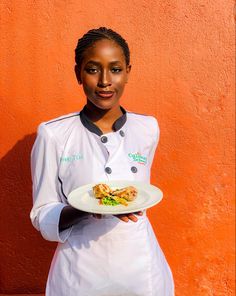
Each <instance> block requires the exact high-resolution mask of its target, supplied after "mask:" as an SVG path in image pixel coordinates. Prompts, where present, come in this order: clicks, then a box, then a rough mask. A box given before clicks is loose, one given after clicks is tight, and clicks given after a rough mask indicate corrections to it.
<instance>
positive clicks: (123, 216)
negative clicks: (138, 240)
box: [114, 211, 143, 222]
mask: <svg viewBox="0 0 236 296" xmlns="http://www.w3.org/2000/svg"><path fill="white" fill-rule="evenodd" d="M135 215H138V216H142V215H143V212H142V211H139V212H134V213H129V214H119V215H114V216H115V217H117V218H118V219H120V220H122V221H123V222H129V220H131V221H133V222H137V221H138V218H137V217H136V216H135Z"/></svg>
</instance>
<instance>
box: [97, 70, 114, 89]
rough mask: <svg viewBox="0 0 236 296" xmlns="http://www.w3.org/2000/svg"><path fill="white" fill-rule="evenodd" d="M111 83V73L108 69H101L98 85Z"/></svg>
mask: <svg viewBox="0 0 236 296" xmlns="http://www.w3.org/2000/svg"><path fill="white" fill-rule="evenodd" d="M109 85H111V79H110V74H109V72H108V71H105V70H104V71H101V74H100V76H99V81H98V86H100V87H106V86H109Z"/></svg>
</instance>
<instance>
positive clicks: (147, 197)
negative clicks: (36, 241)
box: [68, 180, 163, 215]
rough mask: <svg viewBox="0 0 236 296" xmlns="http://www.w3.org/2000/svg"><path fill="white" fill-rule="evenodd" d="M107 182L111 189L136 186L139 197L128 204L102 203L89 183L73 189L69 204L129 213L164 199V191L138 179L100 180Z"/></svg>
mask: <svg viewBox="0 0 236 296" xmlns="http://www.w3.org/2000/svg"><path fill="white" fill-rule="evenodd" d="M100 183H104V184H107V185H108V186H110V188H111V189H113V190H114V189H121V188H124V187H127V186H134V187H135V188H136V189H137V190H138V195H137V198H136V199H135V200H134V201H132V202H128V206H124V205H117V206H106V205H100V204H99V200H98V199H96V198H95V196H94V194H93V190H92V188H93V186H95V185H97V184H98V183H96V184H95V183H94V184H87V185H84V186H81V187H79V188H77V189H75V190H73V191H72V192H71V193H70V194H69V196H68V202H69V204H70V205H71V206H72V207H74V208H76V209H78V210H81V211H85V212H89V213H96V214H112V215H117V214H127V213H132V212H138V211H142V210H145V209H148V208H150V207H153V206H154V205H156V204H157V203H159V202H160V201H161V200H162V197H163V194H162V191H161V190H160V189H159V188H157V187H156V186H154V185H150V184H147V183H142V182H137V181H121V180H119V181H104V182H99V184H100Z"/></svg>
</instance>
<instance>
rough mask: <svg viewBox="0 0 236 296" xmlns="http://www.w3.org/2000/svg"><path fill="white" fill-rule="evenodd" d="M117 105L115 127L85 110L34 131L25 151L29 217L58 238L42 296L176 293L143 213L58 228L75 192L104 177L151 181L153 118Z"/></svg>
mask: <svg viewBox="0 0 236 296" xmlns="http://www.w3.org/2000/svg"><path fill="white" fill-rule="evenodd" d="M85 108H86V107H85ZM121 110H122V112H123V115H122V116H121V117H120V118H119V119H117V120H116V121H115V123H114V124H113V132H109V133H106V134H103V133H102V131H101V130H100V129H99V128H98V127H97V126H96V125H95V124H94V123H93V122H91V121H90V120H89V119H88V118H87V117H86V115H85V112H84V109H83V110H82V111H81V112H79V113H72V114H69V115H67V116H62V117H59V118H57V119H54V120H51V121H49V122H44V123H42V124H40V126H39V128H38V135H37V139H36V141H35V143H34V146H33V149H32V155H31V160H32V162H31V169H32V179H33V201H34V203H33V208H32V210H31V213H30V218H31V221H32V224H33V225H34V227H35V228H36V229H37V230H39V231H40V232H41V234H42V236H43V237H44V238H45V239H46V240H49V241H56V242H58V246H57V249H56V251H55V254H54V257H53V260H52V263H51V267H50V271H49V275H48V280H47V287H46V296H173V295H174V285H173V278H172V274H171V270H170V268H169V266H168V263H167V262H166V259H165V257H164V254H163V253H162V251H161V249H160V246H159V244H158V242H157V240H156V237H155V235H154V232H153V229H152V227H151V225H150V222H149V220H148V217H147V215H146V211H144V215H143V216H138V222H136V223H134V222H132V221H129V222H128V223H125V222H123V221H121V220H119V219H118V218H117V217H115V216H112V215H103V216H102V219H96V218H95V217H93V216H92V215H88V216H86V217H85V218H81V219H80V221H79V223H77V224H75V225H73V226H72V227H70V228H68V229H66V230H64V231H61V232H59V227H58V224H59V218H60V213H61V211H62V209H63V207H65V206H66V205H68V202H67V196H68V194H69V193H70V192H71V191H72V190H73V189H75V188H77V187H79V186H82V185H85V184H88V183H99V182H101V181H106V180H107V181H110V180H119V179H121V180H135V181H143V182H150V169H151V165H152V160H153V156H154V153H155V149H156V146H157V143H158V139H159V128H158V124H157V121H156V119H155V118H154V117H152V116H145V115H140V114H135V113H131V112H126V111H125V110H124V109H123V108H121Z"/></svg>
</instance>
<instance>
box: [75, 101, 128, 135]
mask: <svg viewBox="0 0 236 296" xmlns="http://www.w3.org/2000/svg"><path fill="white" fill-rule="evenodd" d="M120 109H121V111H122V113H123V115H121V117H119V118H118V119H117V120H116V121H115V122H114V123H113V125H112V129H113V131H114V132H116V131H118V130H120V129H121V128H122V126H123V125H124V124H125V123H126V120H127V112H126V110H125V109H124V108H123V107H120ZM85 110H86V106H84V108H83V110H82V111H81V112H80V120H81V122H82V124H83V126H84V127H85V128H87V129H88V130H89V131H90V132H92V133H94V134H96V135H98V136H101V135H102V134H103V132H102V131H101V130H100V128H99V127H98V126H97V125H96V124H94V123H93V122H92V121H91V120H90V119H89V118H88V117H87V116H86V115H85Z"/></svg>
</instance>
